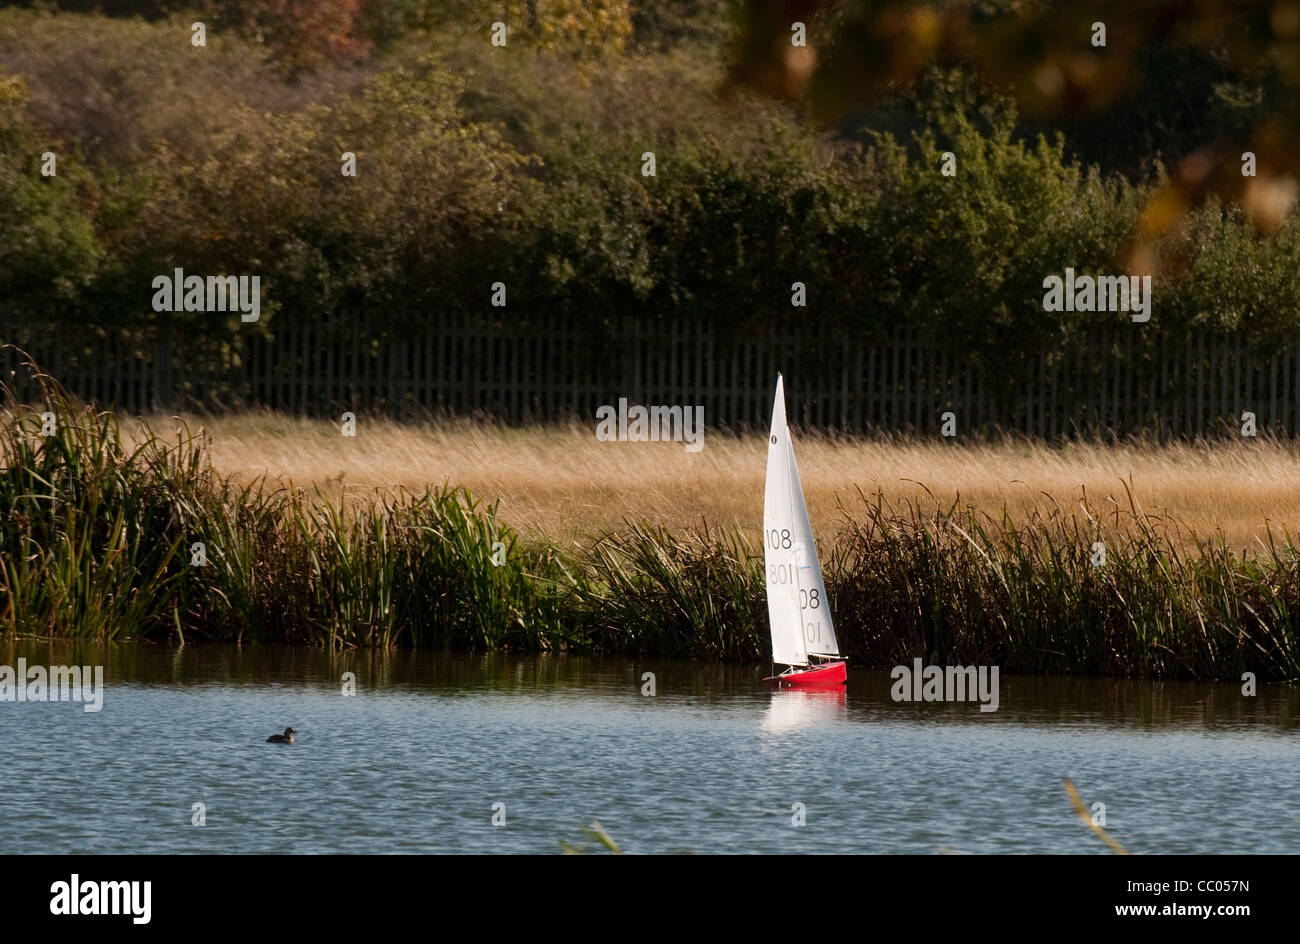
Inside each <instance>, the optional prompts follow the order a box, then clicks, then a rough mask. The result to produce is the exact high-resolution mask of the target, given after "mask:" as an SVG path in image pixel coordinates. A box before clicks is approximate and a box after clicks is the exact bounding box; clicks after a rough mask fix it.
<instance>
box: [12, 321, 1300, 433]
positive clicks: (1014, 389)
mask: <svg viewBox="0 0 1300 944" xmlns="http://www.w3.org/2000/svg"><path fill="white" fill-rule="evenodd" d="M362 323H363V319H361V318H352V319H347V318H340V319H336V320H333V321H328V322H326V321H321V322H318V323H291V324H276V325H275V326H274V334H273V335H272V336H267V335H266V334H264V333H260V332H255V331H249V332H248V333H247V334H246V335H245V336H244V337H243V338H242V340H241V341H239V342H238V343H233V344H232V343H225V344H222V343H218V342H216V341H213V340H211V339H194V338H188V337H186V336H183V335H181V334H179V333H176V332H172V333H170V334H148V333H144V332H138V333H130V332H119V333H111V334H99V335H94V334H90V333H89V332H86V333H84V334H82V333H80V332H70V331H67V330H66V329H60V330H50V331H46V332H44V333H41V332H38V331H35V330H31V329H29V330H28V331H26V332H22V333H20V336H19V337H18V338H14V339H12V340H14V341H15V342H16V343H19V344H21V345H22V346H23V348H24V349H25V350H26V351H28V353H30V354H31V355H32V357H33V358H34V359H35V361H36V362H37V363H38V364H40V365H41V367H42V368H43V369H44V370H45V371H46V372H48V373H49V374H51V375H52V376H53V377H55V378H56V379H58V380H59V381H60V382H61V383H62V384H63V385H64V386H65V387H67V388H68V389H69V390H70V391H72V392H73V393H74V394H76V395H78V396H80V397H82V398H85V399H87V400H90V401H93V402H96V403H99V404H101V405H104V406H110V405H111V406H114V407H115V408H117V409H119V410H124V411H130V412H153V411H177V410H203V411H211V410H227V409H240V408H244V407H250V406H262V407H269V408H271V409H275V410H283V411H289V412H293V413H301V414H308V415H318V416H338V415H339V414H340V413H341V412H343V411H349V410H350V411H353V412H355V413H358V414H363V413H374V412H380V413H386V414H388V415H390V416H393V417H395V418H413V417H419V416H426V415H429V414H430V413H445V414H453V415H484V416H488V417H492V418H495V419H498V420H501V421H504V422H508V423H524V422H536V421H541V422H546V421H555V420H563V419H572V418H576V419H579V420H581V421H584V422H586V421H591V420H592V419H593V417H594V414H595V410H596V408H597V407H598V406H600V405H601V404H611V405H616V404H617V403H618V400H619V398H620V397H626V398H627V399H628V401H629V402H630V403H645V404H664V405H675V404H680V405H691V406H695V405H702V406H703V407H704V416H705V421H706V423H707V424H708V425H709V426H711V427H715V428H718V427H724V428H730V429H745V428H755V429H761V428H764V427H765V426H766V424H767V420H768V417H769V415H770V412H771V407H772V400H771V397H772V387H773V383H774V380H775V377H776V374H777V372H778V371H782V372H783V373H784V374H785V377H786V391H787V398H788V408H789V410H790V415H791V418H792V419H793V420H794V421H795V422H797V423H798V424H799V425H801V426H803V427H805V428H816V429H824V430H828V431H830V430H836V431H843V432H850V433H857V432H868V431H882V430H883V431H897V432H915V433H921V434H938V433H939V432H940V429H941V425H942V423H943V415H944V414H945V413H948V412H951V413H952V414H953V420H954V422H955V426H956V429H957V431H958V433H959V434H960V435H969V434H973V433H974V434H986V433H990V432H993V431H996V430H1002V431H1016V432H1020V433H1024V434H1028V435H1031V436H1036V437H1040V438H1044V439H1060V438H1069V437H1075V436H1080V435H1092V434H1095V433H1098V432H1101V433H1114V434H1116V435H1128V434H1137V433H1145V434H1147V435H1152V436H1156V437H1158V438H1160V439H1168V438H1171V437H1193V436H1197V435H1207V434H1213V433H1218V432H1228V431H1234V430H1236V431H1239V429H1240V426H1241V423H1242V414H1243V412H1245V411H1250V412H1252V413H1253V414H1254V415H1255V418H1256V420H1255V421H1256V424H1257V427H1258V429H1259V432H1260V434H1265V433H1268V432H1271V433H1273V434H1276V435H1279V436H1290V435H1293V434H1294V431H1295V430H1296V429H1297V428H1298V425H1297V424H1298V422H1300V345H1298V346H1296V347H1292V348H1290V349H1287V350H1283V351H1280V352H1275V353H1271V354H1269V355H1267V356H1260V355H1256V354H1254V353H1253V352H1252V350H1251V348H1250V346H1249V345H1248V344H1247V343H1246V341H1244V340H1243V339H1240V338H1228V337H1221V336H1220V337H1199V338H1191V339H1182V340H1176V341H1167V342H1161V343H1160V344H1158V345H1156V346H1154V347H1153V346H1152V344H1151V343H1149V340H1143V339H1142V338H1140V337H1139V335H1138V333H1137V332H1139V331H1142V330H1150V329H1149V328H1144V327H1143V326H1138V325H1133V326H1131V327H1130V326H1127V325H1124V326H1119V327H1116V328H1114V329H1109V330H1103V331H1098V332H1096V333H1095V334H1093V335H1091V336H1090V337H1089V338H1088V339H1087V340H1086V342H1085V343H1084V344H1083V345H1082V346H1081V347H1079V348H1077V349H1074V350H1071V351H1045V352H1043V354H1042V356H1040V357H1037V358H1030V359H1028V360H1022V361H1020V362H1018V363H1016V364H1014V365H1012V364H984V363H980V362H979V360H978V359H977V358H975V357H971V356H965V355H963V354H962V352H960V351H955V350H951V349H949V348H945V347H942V346H938V345H934V344H924V343H922V342H921V341H920V340H919V339H918V336H917V334H916V332H915V331H914V330H912V329H909V328H905V327H899V328H896V329H895V330H894V331H893V332H892V334H891V335H890V336H889V337H888V338H887V339H885V340H884V341H879V340H874V341H873V340H869V339H858V338H853V337H850V336H848V335H845V334H842V333H836V332H834V331H831V330H829V329H809V328H801V329H796V330H791V331H788V332H783V333H777V332H776V331H770V332H768V333H767V334H766V335H762V336H741V337H737V338H729V339H722V338H719V337H718V336H717V335H716V334H715V332H713V331H712V330H711V329H710V328H709V327H707V326H704V325H701V324H698V323H696V322H692V321H687V320H678V321H667V322H664V323H663V324H659V325H655V326H653V327H649V326H645V325H639V324H633V323H630V324H627V325H625V326H623V327H622V328H621V329H619V330H615V331H611V333H610V336H609V337H607V338H604V339H599V338H595V337H593V336H592V335H591V333H590V332H588V331H585V330H580V329H579V328H577V327H576V326H574V325H565V324H559V325H548V326H545V327H544V328H542V327H534V328H531V329H517V328H512V327H509V326H504V327H503V326H500V325H483V324H476V323H472V322H471V321H470V320H469V319H467V318H466V317H464V316H454V315H431V316H429V317H428V318H427V319H425V320H424V322H423V323H422V325H421V326H420V328H418V329H415V330H409V331H392V332H388V333H386V334H382V335H379V336H374V335H372V334H369V333H367V332H366V331H365V330H363V328H362ZM6 340H10V339H6ZM0 366H3V369H4V374H5V377H7V378H8V377H10V371H11V370H17V368H18V366H19V359H18V356H17V355H16V354H15V352H14V351H13V350H12V349H6V350H4V351H0ZM21 374H22V372H21V371H18V373H16V374H14V375H13V378H12V383H14V384H15V385H16V386H18V387H19V392H20V395H25V396H29V395H30V389H26V393H24V389H25V388H23V386H22V385H23V381H22V378H21Z"/></svg>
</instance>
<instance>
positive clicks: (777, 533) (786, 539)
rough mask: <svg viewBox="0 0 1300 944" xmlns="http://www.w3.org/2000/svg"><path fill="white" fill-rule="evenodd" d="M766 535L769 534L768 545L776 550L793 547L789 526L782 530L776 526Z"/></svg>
mask: <svg viewBox="0 0 1300 944" xmlns="http://www.w3.org/2000/svg"><path fill="white" fill-rule="evenodd" d="M766 536H767V546H768V547H770V548H772V550H774V551H775V550H786V551H788V550H789V549H790V547H791V544H792V542H791V540H790V529H789V528H782V529H780V530H778V529H776V528H772V529H771V530H769V531H767V532H766Z"/></svg>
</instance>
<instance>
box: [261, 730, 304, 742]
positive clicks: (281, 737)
mask: <svg viewBox="0 0 1300 944" xmlns="http://www.w3.org/2000/svg"><path fill="white" fill-rule="evenodd" d="M297 733H298V732H296V731H294V729H293V728H285V729H284V733H283V734H272V735H271V736H270V737H269V738H267V739H266V743H267V744H292V743H293V736H294V735H295V734H297Z"/></svg>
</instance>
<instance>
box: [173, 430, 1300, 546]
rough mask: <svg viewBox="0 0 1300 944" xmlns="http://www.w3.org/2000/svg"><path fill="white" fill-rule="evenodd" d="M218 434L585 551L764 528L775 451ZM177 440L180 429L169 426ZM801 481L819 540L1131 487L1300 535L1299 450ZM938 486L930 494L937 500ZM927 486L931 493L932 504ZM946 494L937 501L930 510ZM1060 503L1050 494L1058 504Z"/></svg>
mask: <svg viewBox="0 0 1300 944" xmlns="http://www.w3.org/2000/svg"><path fill="white" fill-rule="evenodd" d="M188 421H189V423H190V425H191V427H192V428H194V429H198V428H200V427H202V428H203V429H204V431H205V432H206V434H207V435H208V437H209V440H210V444H211V449H212V461H213V466H214V467H215V468H216V469H217V470H218V471H220V472H222V473H227V474H233V475H234V476H235V477H237V478H238V479H241V480H248V479H251V478H253V477H255V476H258V475H265V476H266V477H267V478H268V480H269V481H271V482H272V483H273V484H283V485H297V486H306V487H311V486H313V485H316V486H319V487H320V488H321V490H322V491H323V492H325V493H326V494H328V495H331V496H333V497H338V496H340V495H343V496H346V497H347V498H349V499H356V498H359V497H364V496H365V494H366V493H367V492H369V491H371V490H373V489H375V488H387V489H394V488H397V487H398V486H404V487H406V488H408V489H417V490H418V489H423V488H424V487H425V486H426V485H431V484H432V485H438V484H441V483H442V482H444V481H449V482H451V483H452V484H455V485H465V486H468V487H469V488H470V489H471V490H472V491H473V492H474V493H476V494H479V495H482V496H483V497H484V498H488V499H493V500H495V499H500V501H501V511H502V516H503V518H504V519H505V520H506V521H508V522H509V523H511V524H512V525H514V526H515V527H516V528H518V529H520V530H521V531H522V532H524V533H536V532H544V533H546V534H549V535H551V536H552V537H554V538H556V539H559V540H564V541H578V542H581V541H583V539H585V538H589V537H591V536H593V535H595V534H598V533H600V532H602V531H604V530H607V529H612V528H616V527H618V526H619V524H620V523H621V521H622V519H623V517H624V516H629V517H633V518H641V517H644V518H647V519H649V520H651V521H653V522H657V523H662V524H664V525H667V526H669V527H671V528H674V529H681V528H684V527H688V526H692V525H699V524H700V523H701V522H702V521H707V522H708V524H709V526H710V527H716V526H722V527H730V526H732V525H740V526H741V527H742V528H744V529H745V530H746V531H749V532H750V533H752V534H755V535H756V534H757V533H758V530H759V528H760V526H761V516H762V501H763V475H764V470H765V464H766V449H767V444H766V441H765V439H764V437H763V436H762V435H751V436H748V437H745V438H743V439H737V438H732V437H727V436H724V435H721V434H716V435H706V437H705V441H704V448H703V450H701V451H700V452H694V453H692V452H687V451H686V450H685V448H684V447H683V445H682V444H680V443H605V442H598V441H597V440H596V439H595V436H594V433H593V431H592V428H591V427H579V426H569V427H556V426H552V427H534V428H526V429H501V428H497V427H494V426H489V425H482V424H474V423H469V422H455V423H443V424H438V425H426V426H412V425H399V424H391V423H387V422H384V421H382V420H375V419H367V418H365V417H362V418H361V419H360V420H359V421H358V427H357V435H356V437H355V438H345V437H343V436H342V435H340V431H339V426H338V424H336V423H332V422H323V421H314V420H305V419H297V418H292V417H287V416H282V415H277V414H272V413H261V412H254V413H245V414H238V415H233V416H229V417H216V418H213V417H206V418H204V419H202V420H197V419H194V418H189V420H188ZM150 423H151V425H152V426H153V428H154V429H155V430H156V431H158V432H160V433H161V432H164V431H166V430H168V429H169V428H172V427H174V426H175V425H176V420H174V419H167V418H158V417H155V418H153V419H151V420H150ZM796 438H797V446H796V448H797V452H798V457H799V468H800V473H801V475H802V478H803V484H804V490H805V492H806V495H807V501H808V508H809V513H810V515H811V517H812V520H813V523H814V527H815V528H816V529H817V530H818V531H819V532H820V533H821V534H822V535H824V536H829V535H830V534H831V533H833V531H834V530H835V528H836V526H837V521H838V520H839V519H840V515H841V512H840V510H839V508H838V507H837V502H842V503H843V504H844V505H845V506H846V507H848V508H849V509H852V508H853V507H854V506H855V505H857V504H858V502H859V498H858V494H857V490H858V489H861V490H862V491H863V492H864V493H866V494H868V495H871V494H873V493H874V492H876V491H877V490H880V491H881V492H883V494H884V495H885V497H886V498H887V499H889V500H891V501H900V500H911V501H919V502H920V503H921V504H922V505H923V506H924V507H927V508H932V507H933V505H934V503H935V502H936V501H940V502H943V503H945V504H951V503H952V502H953V501H955V500H956V499H957V498H958V496H960V500H961V503H962V504H963V505H969V506H974V507H975V508H976V509H978V510H979V511H982V512H987V513H988V514H990V515H994V516H997V515H999V514H1000V512H1001V509H1002V508H1003V507H1004V506H1005V507H1006V508H1007V509H1008V511H1009V512H1010V513H1011V516H1012V518H1013V519H1015V520H1024V518H1025V517H1026V516H1027V515H1028V514H1030V513H1031V512H1032V511H1033V510H1034V509H1035V508H1037V509H1038V510H1040V511H1044V512H1045V511H1048V510H1050V509H1051V508H1052V507H1053V502H1052V499H1054V500H1055V503H1056V504H1057V505H1059V506H1061V507H1062V508H1063V509H1064V510H1066V511H1067V512H1068V511H1072V510H1076V509H1077V508H1078V500H1079V498H1080V497H1081V496H1082V495H1083V490H1084V489H1086V492H1087V497H1088V499H1089V502H1090V503H1091V504H1092V505H1093V507H1095V508H1101V509H1105V508H1107V507H1108V506H1109V505H1110V503H1111V501H1112V500H1113V501H1114V502H1118V503H1119V504H1120V505H1121V506H1122V507H1123V508H1125V509H1127V508H1128V497H1127V495H1126V493H1125V490H1124V486H1123V484H1122V482H1121V479H1124V480H1129V481H1131V483H1132V490H1133V494H1134V497H1135V498H1136V499H1137V501H1138V502H1139V504H1140V505H1141V507H1142V510H1143V511H1145V512H1147V513H1151V514H1162V515H1170V516H1172V517H1174V518H1176V519H1178V520H1180V521H1182V522H1184V523H1186V524H1187V525H1189V526H1190V527H1192V528H1193V529H1194V530H1195V531H1196V532H1197V533H1198V534H1201V535H1202V536H1208V535H1209V534H1211V533H1212V532H1213V531H1214V530H1215V529H1221V530H1222V531H1223V533H1224V535H1225V536H1226V537H1227V539H1228V541H1229V543H1230V544H1231V545H1232V546H1234V547H1237V548H1246V547H1251V546H1257V544H1256V542H1257V540H1263V539H1264V537H1265V522H1268V523H1270V524H1271V525H1272V527H1273V529H1274V532H1275V534H1279V535H1280V533H1281V530H1282V528H1283V527H1286V528H1289V529H1290V530H1291V531H1292V532H1293V533H1295V532H1298V531H1300V528H1298V527H1297V526H1300V449H1297V448H1296V447H1294V446H1291V445H1288V444H1285V443H1277V442H1270V441H1243V442H1240V443H1215V444H1196V445H1188V444H1183V445H1173V446H1168V447H1157V446H1151V445H1140V444H1134V445H1120V446H1102V445H1091V444H1085V445H1068V446H1065V447H1051V446H1046V445H1041V444H1035V443H1027V442H1002V443H998V444H989V445H963V444H960V443H955V442H941V441H905V442H886V441H880V440H875V441H868V440H857V441H834V440H829V439H825V438H818V437H815V436H798V434H797V433H796ZM922 486H924V488H923V487H922ZM927 489H928V493H927ZM931 496H933V497H931ZM1047 496H1051V499H1049V498H1048V497H1047Z"/></svg>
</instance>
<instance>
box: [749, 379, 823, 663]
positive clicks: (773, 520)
mask: <svg viewBox="0 0 1300 944" xmlns="http://www.w3.org/2000/svg"><path fill="white" fill-rule="evenodd" d="M763 562H764V564H765V566H766V569H767V615H768V619H769V620H770V621H771V625H772V661H773V662H776V663H779V664H781V665H808V664H809V658H808V657H809V655H815V656H838V655H839V652H840V649H839V644H838V643H837V642H836V639H835V626H834V624H833V623H832V622H831V614H830V610H829V609H828V608H827V605H826V585H825V584H824V583H823V582H822V568H821V564H820V562H819V561H818V560H817V546H816V545H815V544H814V543H813V536H812V526H811V525H810V524H809V523H808V506H807V505H806V504H805V503H804V500H803V486H802V485H801V484H800V483H799V467H798V465H796V464H795V461H794V446H793V444H792V443H791V442H790V430H789V428H788V427H787V426H786V420H785V385H784V382H783V381H782V379H781V375H780V374H778V375H777V378H776V402H775V403H774V404H773V405H772V427H771V430H770V433H769V435H768V440H767V488H766V491H765V493H764V496H763Z"/></svg>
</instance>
